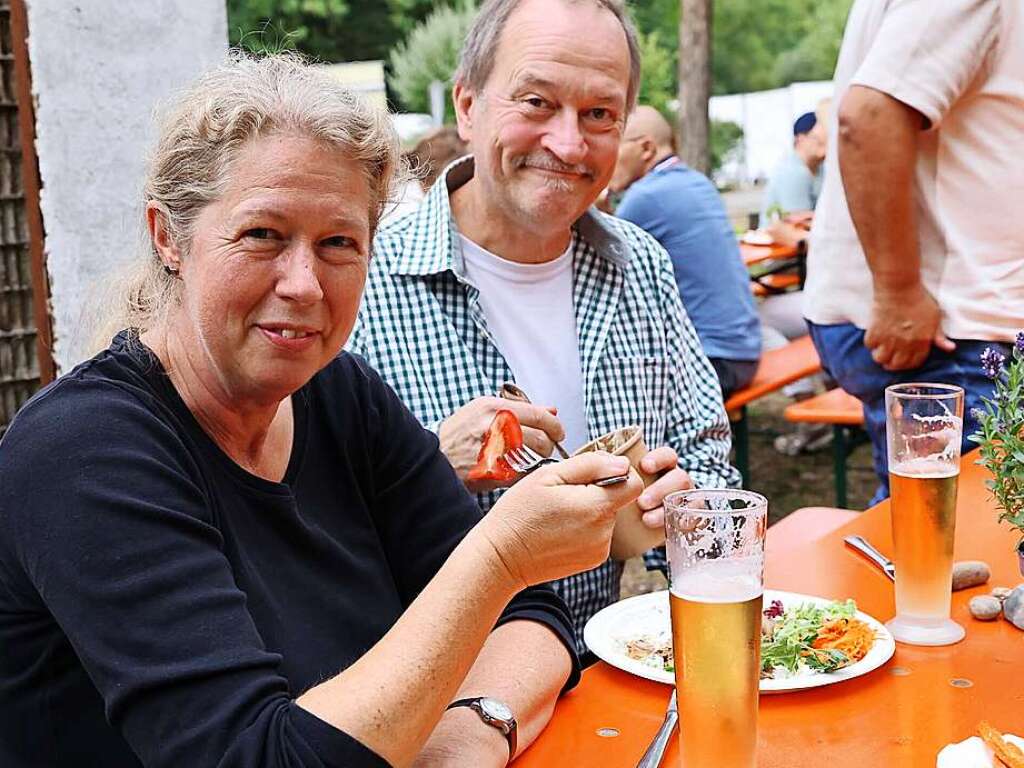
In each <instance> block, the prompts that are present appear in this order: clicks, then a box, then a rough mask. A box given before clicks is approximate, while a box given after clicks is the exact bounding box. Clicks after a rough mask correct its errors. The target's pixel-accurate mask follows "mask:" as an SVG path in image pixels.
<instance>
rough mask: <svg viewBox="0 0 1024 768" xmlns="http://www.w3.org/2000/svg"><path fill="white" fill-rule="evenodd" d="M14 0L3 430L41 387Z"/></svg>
mask: <svg viewBox="0 0 1024 768" xmlns="http://www.w3.org/2000/svg"><path fill="white" fill-rule="evenodd" d="M25 215H26V214H25V194H24V190H23V188H22V176H21V141H20V138H19V134H18V101H17V91H16V88H15V79H14V53H13V49H12V46H11V8H10V0H0V435H2V434H3V432H4V430H5V429H6V428H7V425H8V424H9V423H10V421H11V419H12V418H13V417H14V414H15V412H16V411H17V410H18V408H20V407H21V405H22V404H23V403H24V402H25V401H26V400H27V399H28V398H29V397H31V395H32V393H33V392H35V391H36V389H38V388H39V366H38V363H37V360H36V328H35V319H34V315H33V307H32V280H31V270H30V266H31V257H30V255H29V247H28V227H27V226H26V221H25Z"/></svg>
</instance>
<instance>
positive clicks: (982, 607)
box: [967, 595, 1003, 621]
mask: <svg viewBox="0 0 1024 768" xmlns="http://www.w3.org/2000/svg"><path fill="white" fill-rule="evenodd" d="M967 607H968V608H970V610H971V616H973V617H974V618H976V619H980V620H981V621H992V620H993V619H995V618H997V617H998V616H999V612H1000V611H1001V610H1002V608H1003V606H1002V603H1000V602H999V598H998V597H992V595H977V596H975V597H972V598H971V600H970V602H969V603H968V604H967Z"/></svg>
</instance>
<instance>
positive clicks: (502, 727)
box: [446, 696, 516, 763]
mask: <svg viewBox="0 0 1024 768" xmlns="http://www.w3.org/2000/svg"><path fill="white" fill-rule="evenodd" d="M455 707H469V708H470V709H472V710H473V711H474V712H476V713H477V714H478V715H480V719H481V720H483V721H484V722H485V723H487V724H488V725H491V726H494V727H495V728H497V729H498V730H499V731H501V732H502V733H503V734H505V739H506V740H507V741H508V761H509V762H510V763H511V762H512V758H513V757H515V755H516V718H515V716H514V715H513V714H512V710H511V709H509V707H508V705H507V704H505V703H504V702H502V701H498V700H497V699H492V698H490V697H488V696H477V697H475V698H471V699H457V700H456V701H453V702H452V703H451V704H449V705H448V706H447V707H446V709H453V708H455Z"/></svg>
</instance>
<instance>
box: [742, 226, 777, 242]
mask: <svg viewBox="0 0 1024 768" xmlns="http://www.w3.org/2000/svg"><path fill="white" fill-rule="evenodd" d="M740 242H741V243H746V244H747V245H772V244H773V243H774V242H775V238H773V237H772V236H771V235H770V234H768V232H767V231H766V230H764V229H749V230H747V231H746V232H744V233H743V235H742V236H741V237H740Z"/></svg>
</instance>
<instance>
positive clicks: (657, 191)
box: [616, 157, 761, 360]
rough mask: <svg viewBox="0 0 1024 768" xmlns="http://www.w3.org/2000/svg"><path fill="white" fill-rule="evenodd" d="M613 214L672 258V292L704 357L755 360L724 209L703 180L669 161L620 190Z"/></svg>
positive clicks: (744, 280) (757, 345)
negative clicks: (678, 298)
mask: <svg viewBox="0 0 1024 768" xmlns="http://www.w3.org/2000/svg"><path fill="white" fill-rule="evenodd" d="M616 215H618V216H619V217H621V218H623V219H626V220H627V221H630V222H632V223H634V224H636V225H637V226H638V227H640V228H641V229H644V230H646V231H647V232H648V233H650V234H651V235H653V236H654V238H655V239H656V240H657V241H658V242H659V243H661V246H662V247H663V248H664V249H665V250H666V251H668V255H669V257H670V258H671V259H672V269H673V271H674V272H675V278H676V285H677V286H678V287H679V294H680V296H682V299H683V306H684V307H685V308H686V312H687V314H688V315H689V316H690V320H692V321H693V325H694V326H695V327H696V329H697V336H698V337H699V338H700V342H701V346H703V347H704V352H705V354H707V356H708V357H715V358H724V359H726V360H757V359H758V358H759V357H760V356H761V326H760V321H759V320H758V316H757V308H756V307H755V305H754V297H753V294H752V293H751V291H750V277H749V276H748V274H747V269H746V267H745V266H744V265H743V259H742V258H741V257H740V250H739V246H738V245H737V243H736V235H735V234H734V233H733V230H732V225H731V224H730V223H729V217H728V216H727V215H726V213H725V206H724V205H722V200H721V198H720V197H719V196H718V190H716V189H715V187H714V185H713V184H712V183H711V182H710V181H709V180H708V178H707V177H706V176H704V175H703V174H701V173H698V172H697V171H695V170H693V169H692V168H690V167H688V166H686V165H684V164H683V163H681V162H679V160H678V159H676V158H674V157H673V158H669V159H668V160H665V161H663V162H661V163H659V164H658V165H657V166H655V167H654V168H653V169H651V171H650V172H649V173H648V174H647V175H646V176H644V177H643V178H641V179H639V180H637V181H636V182H634V183H633V185H632V186H631V187H630V188H629V189H628V190H626V194H625V196H624V197H623V198H622V202H621V203H619V207H618V209H617V210H616Z"/></svg>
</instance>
